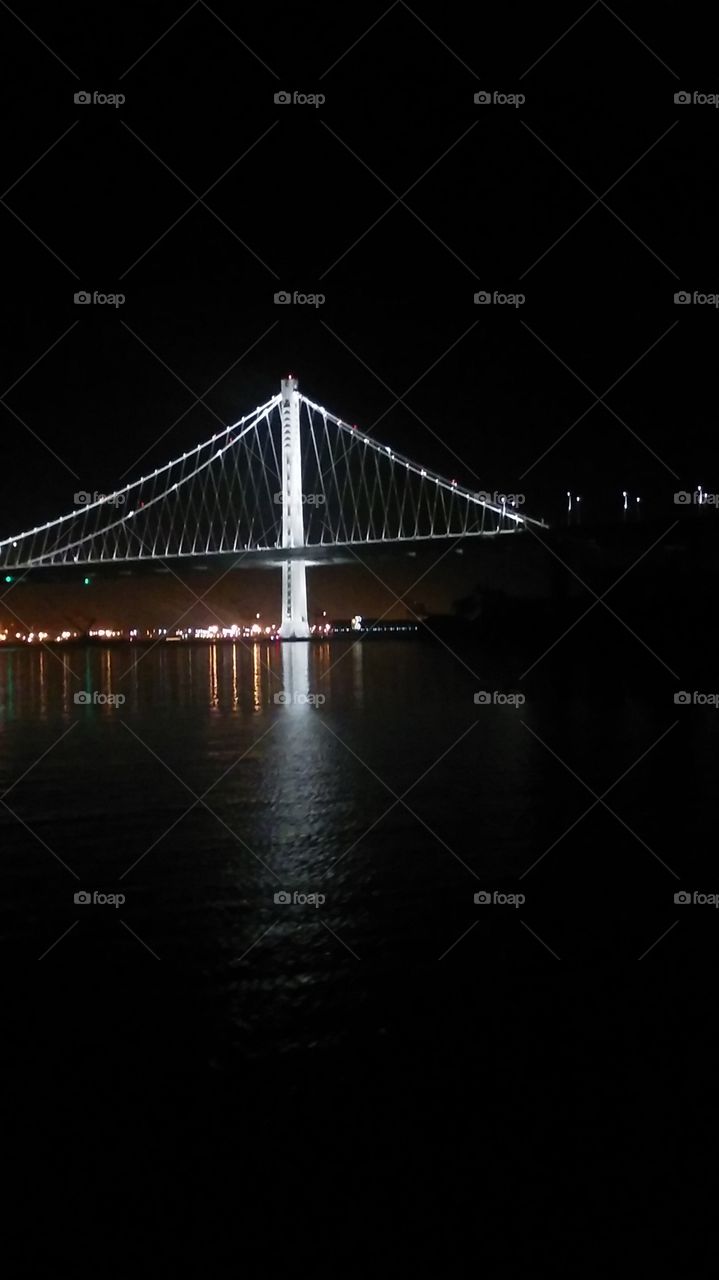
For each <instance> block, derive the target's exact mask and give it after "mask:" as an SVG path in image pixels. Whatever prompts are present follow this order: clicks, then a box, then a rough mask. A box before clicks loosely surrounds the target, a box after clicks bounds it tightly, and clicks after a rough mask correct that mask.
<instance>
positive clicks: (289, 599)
mask: <svg viewBox="0 0 719 1280" xmlns="http://www.w3.org/2000/svg"><path fill="white" fill-rule="evenodd" d="M280 389H281V392H282V401H281V404H280V412H281V415H282V419H281V420H282V546H283V547H286V548H287V549H290V548H291V549H297V548H300V547H304V545H305V527H304V513H303V509H302V496H303V495H302V447H301V443H300V399H299V394H298V391H297V379H296V378H293V377H291V376H290V377H288V378H283V379H282V382H281V385H280ZM309 634H310V627H309V622H308V619H307V569H306V565H305V562H304V560H302V559H299V560H295V559H294V558H293V557H291V556H288V557H287V559H286V560H285V562H284V564H283V565H282V624H281V626H280V638H281V639H282V640H307V639H308V638H309Z"/></svg>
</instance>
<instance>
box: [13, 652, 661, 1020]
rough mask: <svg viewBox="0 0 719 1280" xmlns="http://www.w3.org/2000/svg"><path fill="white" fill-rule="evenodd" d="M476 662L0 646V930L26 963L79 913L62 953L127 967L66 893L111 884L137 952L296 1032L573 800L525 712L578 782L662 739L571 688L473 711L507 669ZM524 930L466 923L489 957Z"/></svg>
mask: <svg viewBox="0 0 719 1280" xmlns="http://www.w3.org/2000/svg"><path fill="white" fill-rule="evenodd" d="M488 666H489V664H488V663H487V662H486V660H485V658H484V657H482V656H481V655H478V654H476V653H475V654H469V655H464V659H463V660H462V661H458V660H457V659H456V658H455V657H454V656H453V655H452V654H450V653H448V652H446V651H445V650H443V649H441V648H435V647H432V646H430V645H424V644H421V643H416V642H414V643H413V642H394V643H393V642H391V641H372V642H364V643H355V644H354V645H353V644H352V643H351V642H350V641H346V642H343V643H333V644H329V643H317V644H315V643H294V644H284V645H282V644H279V643H274V644H272V643H259V644H252V645H242V644H225V645H193V646H187V647H186V646H180V645H174V644H173V645H159V646H157V647H155V648H152V649H132V648H130V647H129V646H119V647H117V648H113V647H107V648H86V649H72V650H59V651H50V650H42V649H35V650H32V651H27V650H25V649H7V650H3V651H2V652H1V653H0V794H2V793H4V794H5V800H4V803H3V806H2V807H1V808H0V850H1V855H0V856H1V858H2V864H1V865H2V871H3V877H4V881H5V890H6V894H5V901H6V907H5V911H6V913H7V914H6V917H3V919H4V920H5V921H6V927H7V928H8V929H10V930H11V931H15V933H16V935H17V938H16V942H17V944H18V945H20V946H21V947H22V948H24V949H25V951H26V953H27V956H28V958H29V959H33V958H37V956H38V955H39V954H40V953H41V952H42V951H43V950H44V949H45V948H46V947H47V946H49V945H50V944H51V943H52V942H53V941H54V939H56V938H59V937H60V936H61V935H62V934H63V933H64V931H65V930H66V929H67V928H68V927H69V925H70V924H72V922H73V921H74V920H79V923H78V925H77V928H76V929H75V931H74V933H73V935H72V937H73V940H72V945H68V943H65V942H64V943H63V944H62V946H58V947H57V948H56V950H55V951H53V952H52V956H53V963H67V964H69V965H71V964H72V963H73V957H75V958H76V959H77V962H78V963H80V962H81V960H83V961H84V962H87V960H88V959H89V958H90V957H91V956H92V955H93V954H94V953H93V947H94V948H97V947H102V948H105V951H107V949H108V948H109V951H110V954H111V955H112V956H113V957H114V959H113V963H114V964H116V965H121V964H124V963H130V964H134V963H141V962H142V961H143V960H144V957H143V956H142V950H141V948H140V945H139V944H137V943H136V942H134V941H133V938H132V935H128V933H127V931H126V930H123V929H122V928H121V927H120V926H119V925H118V924H116V923H113V921H112V919H111V918H110V916H109V915H108V914H107V913H106V914H105V915H103V913H102V912H101V911H99V910H89V911H86V912H85V914H84V915H83V914H82V912H80V915H79V916H78V911H77V909H76V908H75V906H74V902H73V893H74V890H75V889H77V888H78V887H88V888H90V889H93V888H97V889H101V890H107V889H108V888H109V887H114V888H115V889H116V888H117V887H118V885H120V884H121V885H122V886H123V892H124V893H125V894H126V898H127V902H126V905H125V906H124V907H123V912H124V919H125V920H126V921H127V924H128V927H130V928H131V929H132V930H133V931H134V933H135V934H137V935H138V936H139V937H140V938H142V939H143V940H145V941H146V943H147V945H148V946H150V947H151V948H152V952H153V953H155V954H157V955H158V956H159V957H160V958H161V959H162V960H165V961H167V962H168V963H170V964H185V965H187V966H189V968H190V969H192V971H193V972H195V973H203V974H205V975H209V977H208V980H210V979H211V981H212V984H213V989H216V990H217V991H219V992H223V993H224V996H223V999H224V1000H225V1005H226V1011H227V1012H229V1013H231V1016H232V1018H233V1019H235V1020H237V1021H238V1022H239V1021H242V1022H243V1024H244V1023H249V1024H250V1025H252V1026H253V1027H257V1026H259V1025H260V1024H261V1025H262V1026H263V1027H264V1028H265V1029H266V1027H267V1022H268V1018H270V1019H271V1020H274V1023H276V1034H277V1035H278V1036H279V1037H280V1038H283V1039H285V1040H287V1041H288V1042H289V1041H297V1040H301V1038H302V1034H303V1032H302V1029H301V1025H300V1024H301V1021H302V1018H303V1017H305V1016H308V1015H309V1014H310V1013H312V1011H314V1013H315V1014H317V1015H318V1016H319V1014H318V1010H319V1009H320V1008H321V1007H326V1004H327V1002H328V1001H329V1003H330V1004H332V1005H333V1007H334V1004H335V1003H337V1004H341V1002H342V999H343V998H344V996H345V995H346V994H347V993H348V992H349V991H352V990H354V987H353V984H354V983H355V982H356V981H357V977H356V974H357V972H358V971H357V970H356V968H355V967H356V966H357V965H358V964H360V963H361V962H362V961H367V962H368V965H369V968H368V967H367V966H365V968H364V969H362V971H361V972H362V973H365V974H366V973H368V972H370V971H371V972H376V971H377V966H379V967H380V971H381V967H382V965H384V964H387V965H389V966H390V967H391V968H392V970H393V971H397V970H398V969H401V968H402V966H403V965H408V966H410V967H411V966H416V965H420V966H421V965H422V964H426V963H429V962H432V963H435V962H436V960H437V958H438V956H439V955H440V954H441V953H442V952H443V951H444V950H445V948H446V947H447V946H449V945H450V943H452V942H453V941H454V940H455V939H457V938H459V936H460V935H461V934H462V933H463V932H464V931H465V930H466V929H467V928H469V927H470V926H471V925H472V924H473V921H475V920H476V908H475V906H474V901H473V895H474V892H475V891H476V889H477V887H478V885H479V884H481V883H482V882H483V881H484V880H486V878H487V877H490V878H491V877H494V878H495V879H502V880H503V882H504V883H505V887H506V885H507V883H508V882H510V881H513V880H514V881H516V877H517V876H518V875H519V874H521V873H522V872H523V871H524V870H525V869H526V868H527V867H528V866H530V864H532V863H533V862H534V861H535V859H536V858H537V857H538V855H539V854H541V853H542V852H543V851H544V850H545V849H547V848H548V846H549V845H550V844H551V842H552V841H553V840H554V839H556V837H557V836H558V835H559V834H560V831H561V829H562V827H563V826H564V827H568V826H569V824H570V822H571V821H572V819H573V817H575V816H577V814H578V812H579V810H577V804H578V803H581V801H582V800H583V799H584V797H581V798H580V800H579V801H578V800H577V784H576V781H575V779H573V778H572V777H571V776H570V775H569V774H567V772H566V771H564V770H562V768H561V765H558V763H557V760H556V759H554V758H553V757H552V756H551V754H550V753H549V752H548V751H546V750H545V749H544V748H542V747H541V745H539V744H538V743H537V740H536V739H535V738H534V737H533V736H532V734H531V733H529V732H528V731H527V728H525V727H524V725H523V724H522V720H525V721H526V722H527V724H529V725H530V726H534V727H535V728H536V729H537V731H538V732H539V733H540V735H541V737H542V738H544V739H545V740H546V741H549V742H550V743H554V744H558V745H559V746H560V748H561V751H562V753H563V754H566V755H568V756H569V757H570V758H571V761H572V764H573V766H574V767H575V768H576V769H577V772H578V774H579V775H580V776H587V777H590V778H591V777H593V776H594V773H593V770H594V772H596V759H597V756H598V755H599V754H601V752H603V753H604V756H605V757H606V758H607V759H612V753H613V752H614V751H616V743H617V741H618V740H620V741H622V742H623V743H624V744H625V746H626V750H627V757H628V758H627V763H628V764H629V763H631V761H632V760H634V759H636V758H637V757H638V756H639V755H640V754H641V751H642V750H644V749H645V748H646V745H647V742H651V741H652V740H653V736H655V737H656V736H657V734H656V731H655V724H654V722H653V718H652V714H651V713H650V711H649V710H648V708H647V706H646V705H644V704H642V703H640V702H638V701H637V700H636V699H634V700H633V701H631V700H627V699H621V698H620V699H618V700H617V701H616V703H615V705H609V704H607V705H606V706H603V705H602V706H600V705H599V704H596V705H594V706H593V707H592V708H591V717H590V716H589V715H588V708H587V704H586V700H585V699H584V698H582V697H580V696H577V695H576V692H575V691H573V690H572V689H571V688H568V689H567V690H565V692H564V694H563V695H562V696H559V694H558V691H557V689H556V688H554V689H552V690H551V691H550V693H551V696H545V699H544V702H540V701H538V700H537V699H535V700H532V699H531V698H529V699H528V702H527V706H526V707H525V708H523V710H522V712H518V711H517V710H516V709H514V708H512V707H496V706H477V705H476V704H475V703H474V700H473V695H474V693H475V692H476V691H477V689H478V688H482V687H492V685H491V683H488V681H491V680H494V681H495V682H496V683H497V684H499V676H498V675H497V674H495V675H494V676H491V675H490V676H489V677H487V674H486V672H487V670H488ZM473 672H475V673H476V676H475V674H473ZM80 691H84V692H85V693H86V694H90V695H91V696H94V695H101V698H102V700H101V701H100V702H89V703H87V704H86V705H78V704H76V702H75V696H76V695H77V693H78V692H80ZM118 694H121V696H122V697H123V698H124V699H125V701H124V703H121V704H120V705H115V704H113V703H111V702H110V701H108V699H109V698H110V697H111V696H117V695H118ZM280 694H281V695H283V696H282V697H279V696H278V695H280ZM588 726H589V728H588ZM662 727H663V725H662ZM659 731H660V730H659ZM583 752H584V753H585V755H586V756H587V757H588V758H587V759H583V758H582V753H583ZM620 771H621V766H620V765H619V764H618V765H617V768H616V770H615V772H620ZM613 776H614V775H612V777H610V778H609V779H608V782H610V781H612V779H613ZM607 784H608V783H607ZM628 816H629V817H631V814H629V815H628ZM641 829H642V832H643V833H644V834H647V833H649V834H650V836H651V833H650V832H649V828H648V826H647V824H646V820H643V825H642V826H641ZM651 838H653V837H651ZM546 865H547V867H549V866H551V865H552V863H551V861H548V862H547V864H546ZM68 868H70V870H68ZM73 873H74V874H73ZM75 876H76V877H77V879H75ZM543 883H544V882H543V881H542V879H541V877H535V881H534V882H533V884H536V888H533V889H532V892H533V893H535V895H536V896H537V899H538V897H539V896H540V895H541V886H542V884H543ZM279 891H286V892H291V893H294V892H297V893H300V894H304V895H308V894H322V895H323V897H324V899H325V901H324V903H323V904H322V905H321V908H320V907H318V906H313V905H306V904H303V903H300V904H295V903H294V902H293V903H291V904H286V903H278V902H276V901H275V895H276V894H277V893H278V892H279ZM532 910H533V911H534V912H535V916H533V917H532V918H533V919H535V923H536V918H535V917H536V913H538V912H539V913H540V914H541V912H540V908H539V906H538V905H537V903H536V902H535V904H533V905H532ZM7 922H9V923H7ZM518 928H519V926H516V927H515V929H514V933H512V931H511V928H510V926H509V924H508V922H507V917H504V919H500V918H499V913H498V912H494V913H485V915H484V916H483V917H482V933H483V935H484V934H486V936H487V938H488V939H489V938H490V937H491V942H492V955H493V957H494V960H493V963H501V962H502V957H503V956H504V955H505V954H506V953H510V954H511V953H514V951H516V948H517V939H516V937H515V934H516V933H517V930H518ZM475 932H476V930H475ZM75 935H77V937H76V936H75ZM473 936H474V935H473ZM477 936H479V934H478V935H477ZM68 941H69V940H68ZM550 941H551V940H550ZM472 945H473V946H475V947H478V946H479V943H478V942H477V941H474V942H473V943H472ZM133 948H137V949H138V950H137V953H136V952H135V951H134V950H133ZM356 957H359V960H358V959H356ZM373 966H374V967H373ZM335 988H336V990H335ZM345 989H346V990H345ZM268 993H272V996H273V1001H274V1003H273V1006H272V1012H271V1014H270V1013H268V1007H267V995H268ZM274 1023H273V1025H274ZM333 1025H334V1024H333ZM335 1032H336V1027H335V1028H334V1031H332V1032H331V1033H330V1031H329V1030H327V1034H335ZM318 1034H320V1033H319V1032H318Z"/></svg>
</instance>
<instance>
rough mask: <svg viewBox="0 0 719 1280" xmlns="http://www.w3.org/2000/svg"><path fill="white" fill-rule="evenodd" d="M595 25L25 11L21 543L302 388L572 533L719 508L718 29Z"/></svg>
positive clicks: (658, 14) (11, 336) (10, 501)
mask: <svg viewBox="0 0 719 1280" xmlns="http://www.w3.org/2000/svg"><path fill="white" fill-rule="evenodd" d="M583 12H584V10H583V8H582V6H577V5H554V6H552V7H551V10H549V11H548V10H547V9H546V8H543V7H539V6H538V7H537V8H536V9H528V8H524V7H520V6H516V5H512V4H509V5H505V6H502V8H501V13H499V14H498V13H497V12H496V11H495V9H494V7H492V8H490V7H484V6H482V7H481V8H480V9H478V10H477V11H476V13H475V15H474V17H472V16H471V15H470V14H469V13H468V12H467V11H466V10H465V6H463V5H462V6H460V5H450V6H442V7H440V8H438V7H437V6H435V5H431V6H430V5H426V4H425V5H422V4H418V5H417V6H416V7H414V8H410V7H408V6H407V5H406V4H404V3H403V2H402V0H398V2H397V3H395V4H393V5H391V6H390V7H389V8H385V6H384V5H365V6H361V7H359V8H355V9H353V10H350V11H347V12H346V13H343V14H340V12H339V10H338V8H337V6H336V5H329V4H316V5H313V6H311V7H310V6H295V5H283V4H279V5H274V4H265V5H263V6H259V7H256V8H244V7H238V6H233V5H229V4H223V3H222V2H221V0H218V3H217V4H216V5H214V6H213V8H212V9H210V8H209V7H208V6H207V5H205V4H203V3H201V2H200V3H196V4H193V5H191V6H190V7H189V8H188V9H187V10H186V11H185V12H184V16H183V9H182V6H181V5H176V4H170V3H167V4H153V5H152V6H147V5H139V4H130V5H125V6H123V8H122V10H121V11H117V13H114V12H113V13H112V14H110V13H109V12H107V11H105V10H104V9H102V8H101V7H100V8H99V7H97V6H94V5H89V4H87V5H86V4H73V5H70V6H58V7H56V8H55V9H50V10H48V9H47V7H46V6H40V5H39V4H25V5H22V6H17V7H16V10H15V13H16V15H17V16H13V13H11V12H10V11H9V10H8V8H7V6H3V10H2V12H0V22H1V23H2V29H3V38H4V42H5V46H6V50H7V58H8V61H7V62H6V66H5V71H6V78H5V88H4V93H5V96H6V102H5V109H6V113H7V114H8V115H9V119H10V121H11V125H10V129H9V130H7V131H6V136H5V166H4V167H5V181H4V187H3V190H4V191H5V194H4V196H3V202H4V203H3V208H2V209H1V210H0V215H1V216H2V225H3V249H4V254H3V257H4V271H3V284H4V302H5V305H4V307H3V309H2V312H3V321H2V323H3V333H2V337H3V348H4V362H3V391H4V392H5V394H4V396H3V402H2V407H1V411H2V415H3V419H2V420H3V431H4V437H3V438H4V442H5V454H4V466H3V467H2V471H1V472H0V529H1V531H2V536H7V535H9V534H11V533H14V532H17V531H20V530H21V529H23V528H27V527H29V526H30V525H31V524H34V523H35V522H37V521H45V520H47V519H51V518H53V517H55V516H57V515H59V514H61V513H63V512H65V511H68V510H70V509H71V507H72V500H73V494H74V493H75V491H76V490H78V489H85V490H88V491H94V490H98V491H107V490H110V489H112V488H113V487H115V486H116V485H119V484H120V483H121V482H122V483H123V484H124V483H126V482H127V480H129V479H132V478H135V477H136V476H137V475H138V474H140V473H142V471H143V469H144V468H147V469H148V470H149V469H150V468H151V467H154V466H157V465H161V464H163V463H164V462H166V461H168V460H169V459H170V458H171V457H174V456H176V455H177V454H178V453H181V452H182V451H183V450H184V449H186V448H188V447H189V446H191V445H194V444H196V443H197V442H198V441H200V440H203V439H205V438H207V436H209V435H211V434H212V432H213V431H215V430H217V429H219V421H221V422H222V423H227V422H231V421H234V420H236V419H237V418H238V417H240V416H242V414H244V413H246V412H247V411H248V410H250V409H251V408H253V407H254V406H255V405H256V404H258V403H261V402H262V401H264V400H266V399H267V398H268V397H269V396H270V395H272V394H273V393H274V392H275V391H276V390H277V389H278V385H279V379H280V377H281V376H282V375H283V374H285V373H287V372H289V371H291V372H293V373H294V374H296V375H297V376H298V377H299V379H300V389H301V390H303V391H304V392H305V393H306V394H308V395H309V396H310V397H312V398H314V399H315V400H317V401H319V402H320V403H323V404H326V405H327V406H328V407H329V408H331V409H333V410H334V411H335V412H336V413H338V414H339V415H340V416H341V417H343V418H345V419H346V420H348V421H350V422H356V423H357V424H358V425H359V426H360V427H361V428H362V429H364V430H366V431H369V432H370V433H372V434H375V435H376V436H377V438H378V439H380V440H381V441H382V442H383V443H389V444H391V445H392V446H393V447H394V448H396V449H398V450H400V451H402V452H404V453H406V454H407V455H409V456H410V457H413V458H416V459H417V460H418V461H419V462H421V463H424V464H426V465H427V466H430V467H434V468H437V469H438V470H440V471H441V472H442V473H443V474H445V475H448V476H451V477H455V476H456V477H457V479H458V480H459V481H460V482H461V483H466V484H468V485H469V486H474V487H477V488H480V487H481V488H487V489H495V488H496V489H501V490H504V491H512V492H517V491H519V492H524V493H526V498H527V501H526V507H525V510H526V511H528V512H529V513H530V514H538V515H544V516H545V517H547V518H549V519H550V520H552V519H555V518H561V514H562V511H563V507H564V503H565V499H564V493H565V490H566V489H567V488H571V489H572V490H574V491H576V492H578V493H581V494H582V495H583V500H584V502H585V508H584V510H585V512H586V518H587V519H590V518H592V517H595V518H597V519H599V518H604V517H605V516H606V515H607V514H614V513H616V512H617V511H618V509H619V504H620V501H621V499H620V497H619V493H620V491H621V489H622V488H627V489H629V490H630V491H631V492H634V493H640V494H642V495H643V501H645V502H646V503H647V504H648V508H647V509H649V507H652V508H653V510H654V511H655V512H656V513H658V514H659V516H660V517H662V516H663V515H664V514H666V518H667V520H668V521H670V520H671V519H673V518H674V514H675V510H674V508H673V507H672V498H671V495H672V493H673V491H674V490H675V489H677V488H680V487H688V488H692V487H694V486H695V485H696V484H697V483H703V485H704V487H705V488H708V489H710V490H711V489H712V488H713V489H716V488H717V487H719V481H717V480H716V476H715V472H714V450H713V437H714V424H715V413H716V405H715V401H716V393H715V385H714V384H715V374H714V361H713V355H714V351H715V347H716V337H717V334H718V333H719V313H718V312H717V309H716V308H715V307H713V306H698V305H691V306H687V307H678V306H676V305H675V304H674V293H675V291H678V290H680V289H684V288H686V289H688V290H690V291H692V290H694V289H697V290H699V291H701V292H705V293H711V292H713V291H715V290H717V289H719V270H718V269H717V260H716V225H717V216H716V215H717V209H716V201H717V195H716V192H717V183H716V175H715V168H716V130H717V122H718V120H719V115H718V113H717V111H716V109H715V108H713V107H712V106H710V105H699V104H691V105H675V103H674V94H675V92H677V91H678V90H689V91H690V92H691V91H693V90H702V91H705V92H709V93H710V92H713V91H715V90H717V89H719V85H715V84H714V82H713V81H712V80H711V73H710V71H708V70H707V69H706V68H705V67H704V66H703V65H702V64H701V50H702V49H703V48H704V49H706V51H707V52H706V57H707V66H708V60H709V49H710V48H711V40H710V38H709V28H708V23H709V21H710V19H709V15H708V14H707V13H706V12H705V11H704V10H701V9H697V10H696V11H695V12H694V14H693V17H692V21H691V22H690V23H684V24H683V29H681V30H677V29H676V26H675V23H676V20H677V18H678V16H679V14H680V13H682V14H684V15H685V16H686V11H685V9H683V8H682V9H680V7H679V6H678V5H674V4H665V5H660V6H653V7H652V8H651V10H647V9H646V7H645V6H642V5H637V4H633V5H624V6H623V7H622V9H621V13H620V11H619V10H617V12H616V14H613V13H612V11H611V10H610V9H609V8H608V6H607V5H605V4H603V3H601V2H600V3H597V4H595V5H593V6H592V7H591V9H590V10H589V11H588V12H586V14H585V16H583V17H582V16H581V15H582V13H583ZM23 23H27V27H29V28H31V30H28V29H27V27H25V26H24V25H23ZM372 23H374V24H375V25H374V27H373V28H372V29H370V30H368V29H369V28H370V27H371V24H372ZM572 23H576V25H575V26H574V27H573V29H571V30H569V31H568V32H567V29H568V28H569V27H570V26H571V25H572ZM702 23H706V24H707V31H706V39H702V33H701V24H702ZM173 24H174V25H173ZM688 31H690V32H691V44H692V47H691V51H688V50H687V49H686V48H685V47H684V42H685V40H686V39H687V32H688ZM33 33H35V34H33ZM365 33H366V34H365ZM563 33H567V34H563ZM555 41H556V42H558V43H556V46H555V47H554V48H551V47H550V46H552V45H554V44H555ZM43 42H44V43H43ZM353 44H354V47H350V46H352V45H353ZM480 90H487V91H489V92H490V93H491V92H494V91H499V92H502V93H506V94H524V95H525V96H526V102H525V103H524V104H522V105H520V106H513V105H510V104H509V103H507V104H499V103H494V102H493V103H491V104H489V105H479V104H475V102H474V94H475V93H476V92H478V91H480ZM81 91H85V92H88V93H90V94H92V93H95V92H98V93H104V94H124V95H125V98H126V101H125V102H124V103H123V104H122V105H120V106H113V105H111V104H109V103H107V104H101V103H89V104H76V103H75V102H74V95H75V94H76V93H78V92H81ZM279 91H286V92H290V93H293V92H295V91H297V92H300V93H304V94H324V95H325V97H326V102H325V103H324V104H322V105H320V106H313V105H311V104H309V103H307V104H304V105H303V104H299V103H291V104H289V105H285V104H282V105H280V104H275V102H274V95H275V93H277V92H279ZM623 175H625V176H623ZM605 192H607V193H608V194H607V195H606V197H604V193H605ZM204 193H207V194H206V195H205V194H204ZM405 193H406V194H405ZM598 197H601V198H602V199H605V204H602V203H597V204H595V200H597V198H598ZM200 200H203V201H204V204H203V203H200V202H199V201H200ZM592 205H594V207H592ZM173 224H174V225H173ZM573 224H576V225H573ZM570 228H571V229H570ZM80 290H88V291H90V292H93V291H98V292H100V293H104V294H110V293H122V294H124V295H125V299H126V301H125V302H124V304H123V305H121V306H119V307H114V306H110V305H104V306H103V305H94V304H93V305H88V306H78V305H75V304H74V302H73V298H74V294H75V293H76V292H77V291H80ZM279 290H290V291H294V290H297V291H300V292H302V293H305V294H308V293H315V294H317V293H321V294H323V295H324V296H325V299H326V301H325V302H324V304H323V305H321V306H319V307H313V306H308V305H304V306H301V305H290V306H285V307H280V306H277V305H275V304H274V301H273V299H274V294H275V292H276V291H279ZM478 290H488V291H489V292H493V291H494V290H497V291H499V292H503V293H522V294H524V295H525V297H526V302H524V304H523V305H521V306H520V307H513V306H500V305H494V304H492V305H490V306H486V307H481V306H476V305H475V304H474V300H473V299H474V294H475V292H476V291H478ZM677 370H681V373H680V375H679V376H677V372H676V371H677ZM613 384H616V386H613ZM610 387H613V389H612V390H611V391H610V392H609V394H608V396H607V399H606V405H605V406H604V405H602V404H598V403H597V402H596V397H597V396H601V395H603V394H604V393H605V392H606V391H607V389H608V388H610ZM6 388H7V390H5V389H6ZM197 397H202V400H203V402H202V403H200V402H198V399H197ZM400 397H401V401H400V399H399V398H400ZM564 433H567V434H566V435H565V434H564ZM561 437H563V438H561ZM543 455H544V456H543ZM140 459H142V460H141V461H140Z"/></svg>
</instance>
